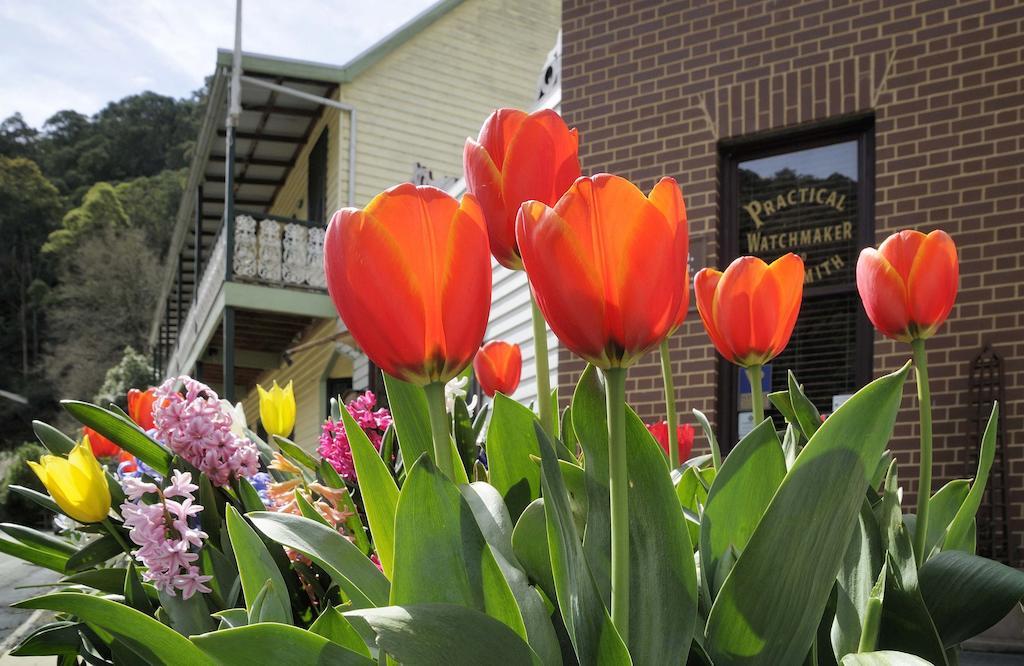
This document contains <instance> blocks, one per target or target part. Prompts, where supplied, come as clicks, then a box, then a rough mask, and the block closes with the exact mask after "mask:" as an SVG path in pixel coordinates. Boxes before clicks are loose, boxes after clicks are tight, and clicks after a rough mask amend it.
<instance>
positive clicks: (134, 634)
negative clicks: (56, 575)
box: [14, 592, 211, 665]
mask: <svg viewBox="0 0 1024 666" xmlns="http://www.w3.org/2000/svg"><path fill="white" fill-rule="evenodd" d="M14 606H15V607H17V608H33V609H45V610H52V611H58V612H61V613H68V614H70V615H75V616H77V617H78V618H80V619H81V620H83V621H85V622H88V623H90V624H94V625H96V626H98V627H100V628H101V629H103V630H104V631H106V632H108V633H110V634H112V635H113V636H115V637H116V638H117V639H119V640H120V641H122V642H123V643H124V644H125V645H126V646H128V647H129V648H130V649H131V650H132V651H133V652H135V653H136V654H137V655H139V656H140V657H142V658H143V659H145V660H146V661H147V662H148V663H150V664H154V665H160V664H183V663H187V664H197V665H198V664H209V663H211V662H210V660H209V659H208V658H207V657H206V655H204V654H203V653H202V652H200V651H199V650H198V649H196V647H195V646H194V645H193V644H192V643H191V642H189V640H188V639H187V638H185V637H184V636H182V635H181V634H179V633H178V632H176V631H174V630H173V629H171V628H170V627H168V626H166V625H164V624H161V623H160V622H159V621H158V620H155V619H153V618H151V617H149V616H148V615H146V614H144V613H140V612H139V611H137V610H135V609H134V608H131V607H129V606H126V605H124V604H122V603H119V602H117V601H112V600H110V599H106V598H104V597H97V596H93V595H90V594H79V593H76V592H56V593H54V594H47V595H45V596H42V597H33V598H31V599H26V600H25V601H20V602H18V603H16V604H14Z"/></svg>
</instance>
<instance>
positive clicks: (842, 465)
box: [706, 363, 910, 665]
mask: <svg viewBox="0 0 1024 666" xmlns="http://www.w3.org/2000/svg"><path fill="white" fill-rule="evenodd" d="M909 367H910V365H909V363H908V364H907V365H906V366H904V367H903V368H902V369H900V370H899V371H897V372H895V373H893V374H891V375H886V376H884V377H881V378H880V379H877V380H875V381H873V382H872V383H870V384H868V385H867V386H866V387H864V388H863V389H861V390H860V391H858V392H857V394H856V395H854V396H853V397H852V398H850V400H849V401H847V402H846V403H845V404H844V405H843V406H842V407H840V408H839V409H837V410H836V412H835V413H834V414H832V416H831V417H829V419H828V420H827V421H826V422H825V423H823V424H822V425H821V427H820V428H819V429H818V431H817V432H816V433H815V434H814V435H813V436H812V437H811V439H810V441H808V443H807V445H806V446H805V447H804V449H803V451H802V452H801V453H800V455H799V456H798V457H797V459H796V462H795V463H794V464H793V468H792V469H790V470H789V472H788V473H787V474H786V478H785V479H784V480H783V481H782V485H781V486H779V489H778V491H777V492H776V493H775V496H774V497H773V498H772V501H771V503H770V504H769V506H768V509H767V510H766V511H765V514H764V516H763V517H762V519H761V522H760V523H759V524H758V526H757V528H756V529H755V530H754V534H753V535H752V536H751V538H750V541H749V542H748V543H747V547H746V549H744V551H743V553H742V554H741V555H740V558H739V561H738V562H737V563H736V566H735V567H734V568H733V570H732V573H731V574H730V575H729V577H728V578H727V579H726V581H725V584H724V585H723V586H722V589H721V591H720V592H719V594H718V597H717V599H716V600H715V603H714V606H713V607H712V609H711V613H710V616H709V618H708V625H707V642H706V647H707V649H708V652H709V653H710V654H711V655H712V657H713V658H714V659H715V661H716V662H719V661H720V662H723V663H730V664H740V665H742V664H792V663H800V662H801V661H802V660H803V659H804V657H805V656H806V655H807V653H808V650H809V648H810V645H811V642H812V641H813V639H814V636H815V633H816V631H817V628H818V624H819V620H820V619H821V615H822V612H823V610H824V608H825V605H826V604H827V602H828V598H829V595H830V594H831V591H832V586H833V584H834V583H835V581H836V575H837V574H838V573H839V568H840V566H841V564H842V560H843V557H844V555H845V551H846V545H847V543H848V542H849V538H850V534H851V532H852V530H853V528H854V525H855V524H856V522H857V516H858V514H859V511H860V507H861V503H862V501H863V497H864V493H865V491H866V490H867V487H868V481H869V478H870V475H871V473H872V472H874V469H875V466H876V464H877V462H878V458H879V456H880V455H881V454H882V450H883V449H884V448H885V445H886V443H887V442H888V441H889V437H890V436H891V434H892V428H893V424H894V422H895V419H896V413H897V411H898V409H899V405H900V400H901V398H902V393H903V383H904V380H905V379H906V376H907V372H908V370H909ZM750 590H757V591H758V593H757V594H750Z"/></svg>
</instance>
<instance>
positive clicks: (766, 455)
mask: <svg viewBox="0 0 1024 666" xmlns="http://www.w3.org/2000/svg"><path fill="white" fill-rule="evenodd" d="M785 476H786V459H785V457H784V456H783V453H782V445H781V444H780V443H779V436H778V435H777V434H776V433H775V425H774V424H773V423H772V421H771V419H765V420H764V421H762V422H761V423H760V424H759V425H758V426H757V427H755V428H754V429H753V430H751V431H750V432H749V433H748V434H747V435H746V437H744V438H743V439H741V440H740V442H739V444H737V445H736V448H734V449H733V450H732V451H731V452H730V453H729V457H727V458H726V459H725V462H723V463H722V467H721V468H720V469H719V470H718V475H717V476H716V477H715V482H714V484H712V486H711V491H710V492H709V493H708V498H707V502H706V504H705V506H704V516H703V517H702V519H701V527H700V563H701V575H702V576H703V577H704V580H705V584H706V585H707V586H708V589H709V590H711V597H712V598H714V597H715V595H717V594H718V590H719V589H721V587H722V583H724V582H725V576H724V575H720V573H719V572H718V570H717V568H718V562H719V561H720V560H721V559H722V557H723V556H724V555H725V552H726V551H727V550H728V549H729V547H730V546H732V547H733V548H735V549H736V552H737V553H742V552H743V549H744V548H746V546H747V542H748V541H749V540H750V536H751V535H752V534H753V533H754V529H755V528H757V524H758V523H759V522H760V521H761V516H762V515H764V511H765V509H767V508H768V504H769V502H771V500H772V497H773V496H774V495H775V491H776V490H778V488H779V484H781V483H782V479H783V478H784V477H785Z"/></svg>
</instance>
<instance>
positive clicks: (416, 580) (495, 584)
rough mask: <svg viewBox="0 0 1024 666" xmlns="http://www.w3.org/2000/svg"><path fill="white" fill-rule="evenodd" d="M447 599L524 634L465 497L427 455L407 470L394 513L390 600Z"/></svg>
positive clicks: (516, 609) (506, 586)
mask: <svg viewBox="0 0 1024 666" xmlns="http://www.w3.org/2000/svg"><path fill="white" fill-rule="evenodd" d="M421 603H449V604H459V605H462V606H467V607H469V608H475V609H477V610H479V611H481V612H484V613H487V614H488V615H490V616H491V617H494V618H496V619H498V620H500V621H502V622H504V623H505V624H507V625H508V626H509V627H511V628H512V629H513V630H514V631H515V632H516V633H518V634H519V635H521V636H522V637H523V638H524V639H525V638H526V627H525V625H524V623H523V618H522V614H521V613H520V611H519V607H518V605H517V604H516V600H515V597H514V596H513V594H512V590H511V589H510V588H509V584H508V582H507V581H506V580H505V577H504V574H503V573H502V572H501V569H500V568H499V566H498V564H497V562H496V561H495V559H494V555H493V554H492V552H491V548H490V547H489V546H488V545H487V542H486V541H485V539H484V537H483V534H482V533H481V532H480V528H479V526H478V525H477V522H476V517H475V516H474V515H473V510H472V508H470V506H469V503H468V502H467V501H466V500H465V498H464V497H463V496H462V494H461V493H460V492H459V489H458V488H457V487H456V486H455V484H454V483H452V482H451V480H449V479H448V478H447V477H445V476H444V475H443V474H441V473H439V472H438V471H437V468H436V467H434V463H433V462H432V461H431V460H430V457H429V456H427V455H422V456H420V459H419V460H417V461H416V463H415V464H414V465H413V466H412V468H411V469H410V470H409V476H408V478H406V480H405V485H404V486H402V493H401V496H400V497H399V499H398V511H397V513H396V515H395V570H394V577H393V579H392V584H391V604H392V605H406V604H421Z"/></svg>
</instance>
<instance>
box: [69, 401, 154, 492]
mask: <svg viewBox="0 0 1024 666" xmlns="http://www.w3.org/2000/svg"><path fill="white" fill-rule="evenodd" d="M60 404H61V405H62V406H63V407H64V409H66V410H67V411H68V413H69V414H71V416H73V417H75V419H76V420H77V421H78V422H79V423H82V424H84V425H87V426H89V427H90V428H92V429H93V430H95V431H96V432H98V433H99V434H101V435H103V436H104V437H106V438H107V439H109V440H111V441H112V442H114V443H115V444H117V445H118V446H120V447H121V448H122V449H124V450H125V451H127V452H128V453H131V454H132V455H134V456H135V457H136V458H138V459H139V460H141V461H142V462H144V463H146V464H147V465H149V466H150V467H152V468H153V469H155V470H156V471H157V472H158V473H160V474H161V475H163V476H167V474H168V473H169V471H170V465H171V452H170V451H168V450H167V449H165V448H164V447H163V446H161V445H160V444H159V443H158V442H157V441H156V440H154V439H151V438H150V437H149V435H147V434H146V433H144V432H142V430H141V429H139V427H138V426H137V425H135V423H133V422H132V420H131V419H127V418H125V417H123V416H121V415H120V414H115V413H114V412H111V411H110V410H107V409H103V408H102V407H99V406H97V405H93V404H90V403H88V402H79V401H77V400H62V401H61V403H60Z"/></svg>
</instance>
